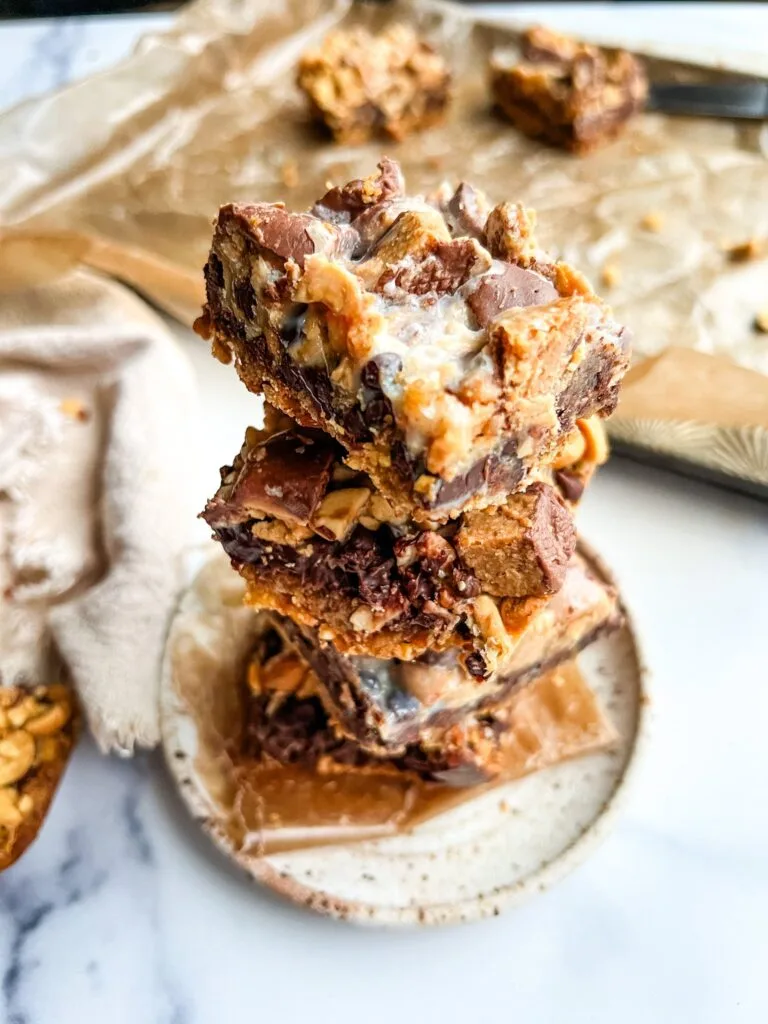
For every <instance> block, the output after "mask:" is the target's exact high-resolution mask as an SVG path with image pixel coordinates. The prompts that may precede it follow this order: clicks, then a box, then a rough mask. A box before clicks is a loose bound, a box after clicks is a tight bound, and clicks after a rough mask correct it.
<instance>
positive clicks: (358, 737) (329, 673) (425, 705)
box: [276, 557, 622, 756]
mask: <svg viewBox="0 0 768 1024" xmlns="http://www.w3.org/2000/svg"><path fill="white" fill-rule="evenodd" d="M518 610H519V617H518V622H517V623H513V622H512V621H511V620H508V624H509V626H510V630H511V631H510V632H509V634H508V639H509V647H510V653H509V654H508V656H507V657H506V659H505V660H504V661H503V662H502V663H500V665H499V668H498V670H497V671H496V672H495V673H494V674H492V675H490V676H487V677H486V678H485V679H478V678H477V677H475V676H473V675H472V674H471V673H469V672H468V671H467V670H466V668H465V667H464V666H463V664H462V662H461V660H460V655H459V652H458V651H457V650H456V649H453V650H449V651H443V652H428V653H427V654H425V655H422V656H421V657H420V658H418V659H416V660H414V661H401V660H400V659H397V658H392V659H382V658H372V657H368V656H345V655H342V654H340V653H339V652H338V651H337V650H336V649H335V648H334V647H333V646H332V645H331V644H324V643H322V642H321V641H320V640H319V638H318V636H317V633H316V632H315V631H313V630H309V629H306V628H303V627H299V626H297V625H296V624H295V623H294V622H292V621H291V620H290V619H288V618H284V617H279V619H278V618H277V617H276V622H279V626H278V627H277V628H279V629H280V630H281V632H282V633H283V634H284V636H285V639H286V641H287V642H289V643H291V644H292V645H293V646H294V647H296V648H297V649H298V650H300V651H301V653H302V655H303V656H304V658H305V659H306V660H307V662H309V664H311V665H312V667H313V669H314V670H315V672H316V674H317V676H318V678H319V680H320V686H321V690H322V694H323V699H324V701H325V703H326V705H327V706H328V707H329V708H330V709H331V713H332V715H333V717H334V719H335V720H336V721H337V723H338V724H339V726H340V728H341V729H342V730H343V731H344V733H345V734H346V735H347V736H349V737H350V738H352V739H353V740H354V741H355V743H356V744H358V745H359V746H362V747H363V748H365V749H367V750H370V751H372V752H374V753H378V754H385V755H388V756H397V755H398V754H401V753H402V752H403V751H404V749H405V747H406V746H407V745H408V744H413V743H418V742H420V741H421V739H422V738H423V737H424V736H425V735H428V734H429V732H430V731H431V730H434V729H445V728H447V727H449V726H451V725H453V724H455V723H457V722H460V721H462V720H463V719H465V718H466V716H467V715H468V714H469V713H471V712H473V711H481V710H489V709H493V708H495V707H496V706H498V705H499V704H501V703H503V702H504V701H505V700H507V699H508V698H509V696H510V694H511V693H512V692H513V690H515V689H516V688H519V687H520V686H521V685H522V684H523V683H526V682H528V681H529V680H531V679H534V678H536V677H537V676H540V675H541V674H542V673H544V672H546V671H548V670H550V669H553V668H555V667H557V666H558V665H560V664H562V663H564V662H566V661H569V660H571V659H573V658H574V657H575V656H576V654H577V653H578V652H579V651H581V650H582V649H583V648H584V647H586V646H587V645H588V644H590V643H592V642H593V641H594V640H595V639H597V638H598V637H599V636H601V635H603V634H605V633H608V632H610V631H612V630H613V629H616V628H617V627H618V626H619V625H620V624H621V621H622V615H621V610H620V608H619V606H618V600H617V596H616V593H615V592H614V590H613V589H612V588H611V587H609V586H607V585H606V584H605V583H603V582H601V581H600V580H599V579H597V578H596V577H595V576H594V575H593V573H592V572H591V571H590V569H589V567H588V565H587V564H586V563H585V562H584V561H583V559H581V558H579V557H576V558H574V559H573V560H572V562H571V564H570V565H569V566H568V570H567V573H566V577H565V582H564V584H563V586H562V588H561V589H560V590H559V591H558V593H557V594H555V595H554V596H553V597H552V598H549V599H548V600H546V601H541V600H534V601H529V602H521V603H520V607H519V609H518Z"/></svg>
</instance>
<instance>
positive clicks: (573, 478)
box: [554, 469, 584, 502]
mask: <svg viewBox="0 0 768 1024" xmlns="http://www.w3.org/2000/svg"><path fill="white" fill-rule="evenodd" d="M554 475H555V483H556V484H557V487H558V489H559V491H560V493H561V494H562V496H563V497H564V498H565V500H566V501H572V502H576V501H579V500H580V499H581V496H582V494H583V493H584V481H583V480H582V479H581V477H580V476H577V475H576V473H571V472H569V471H568V470H567V469H557V470H555V474H554Z"/></svg>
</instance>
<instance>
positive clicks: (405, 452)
mask: <svg viewBox="0 0 768 1024" xmlns="http://www.w3.org/2000/svg"><path fill="white" fill-rule="evenodd" d="M205 277H206V287H207V303H206V306H205V309H204V313H203V316H202V317H201V318H200V319H199V320H198V322H197V324H196V328H197V330H198V332H199V333H200V334H201V335H203V336H204V337H208V338H210V339H211V340H212V343H213V350H214V353H215V354H216V355H217V356H218V357H219V358H221V359H222V360H224V361H228V360H229V359H231V358H232V356H234V358H235V364H236V367H237V371H238V373H239V374H240V377H241V378H242V380H243V381H244V383H245V384H246V386H247V387H248V388H249V389H250V390H252V391H254V392H257V393H263V394H264V395H265V396H266V398H267V400H268V401H269V402H270V403H271V404H272V405H274V406H276V407H277V408H278V409H280V410H281V411H282V412H284V413H286V414H287V415H289V416H291V417H292V418H293V419H294V420H295V421H296V422H298V423H300V424H301V425H302V426H304V427H315V428H319V429H321V430H323V431H326V432H327V433H329V434H331V435H332V436H333V437H334V438H335V439H336V440H338V441H339V442H340V443H341V444H342V445H343V446H344V449H345V450H346V456H345V461H346V462H347V464H348V465H349V466H350V467H352V468H354V469H356V470H360V471H362V472H365V473H367V474H368V476H369V477H370V478H371V480H372V482H373V485H374V487H375V488H376V489H377V490H378V491H379V492H380V493H381V494H383V495H384V496H385V497H386V498H387V500H388V501H389V503H390V505H391V506H392V508H393V509H394V510H395V511H396V512H398V513H402V514H405V515H408V516H409V517H410V518H412V519H413V520H414V521H416V522H423V523H426V524H429V523H434V522H441V521H445V520H446V519H448V518H451V517H453V516H455V515H458V514H459V512H461V511H463V510H468V509H471V508H482V507H485V506H486V505H489V504H491V503H499V502H502V501H504V500H505V497H506V496H507V495H508V494H510V493H514V492H517V491H522V490H525V488H526V487H527V486H528V484H529V482H530V481H531V479H533V478H534V477H535V476H536V474H537V473H538V472H540V470H541V468H542V466H544V467H546V466H548V465H551V464H552V463H553V462H556V461H557V460H558V457H559V455H560V453H561V452H562V449H563V447H564V446H566V445H567V444H568V443H569V442H570V439H571V438H572V437H573V431H574V428H575V426H576V421H577V420H579V419H585V418H587V417H590V416H593V415H595V414H598V415H601V416H606V415H608V414H609V413H610V412H612V410H613V409H614V407H615V405H616V402H617V398H618V389H619V384H620V381H621V378H622V376H623V374H624V372H625V371H626V368H627V364H628V359H629V349H630V342H629V334H628V332H627V331H626V329H625V328H623V327H620V326H619V325H618V324H617V323H615V322H614V320H613V319H612V318H611V315H610V311H609V309H608V308H607V307H606V305H605V304H604V303H603V302H602V301H601V300H600V299H599V298H598V297H597V296H596V295H595V294H594V292H593V291H592V289H591V287H590V285H589V284H588V283H587V282H586V281H585V279H584V278H583V277H582V276H581V275H580V274H578V273H577V272H576V271H575V270H573V269H572V268H571V267H570V266H568V265H567V264H565V263H562V262H557V261H555V260H553V259H552V258H550V257H549V256H548V255H547V254H546V253H544V252H542V251H541V250H540V249H539V248H538V247H537V246H536V242H535V239H534V236H533V215H532V214H531V213H530V212H529V211H527V210H525V209H524V208H523V207H522V206H519V205H515V204H513V203H501V204H500V205H498V206H496V207H494V208H492V209H491V208H490V207H489V204H488V202H487V200H486V199H485V197H484V196H483V195H482V194H481V193H479V192H476V191H475V190H474V189H472V188H471V187H470V186H469V185H467V184H462V185H460V186H459V187H458V189H456V191H455V192H453V193H452V192H451V190H450V189H449V188H445V187H443V188H442V189H440V190H439V191H438V193H437V194H436V195H435V196H433V197H432V198H431V199H430V200H429V201H428V200H426V199H424V198H422V197H418V196H417V197H407V196H406V195H405V190H404V184H403V178H402V175H401V173H400V169H399V167H398V165H397V164H396V163H394V162H392V161H391V160H387V159H383V160H382V161H381V163H380V164H379V173H378V174H375V175H372V176H371V177H369V178H366V179H364V180H356V181H351V182H349V183H348V184H347V185H344V186H341V187H337V188H332V189H330V190H329V191H328V192H327V193H326V194H325V195H324V196H323V197H322V199H321V200H319V202H317V203H316V204H315V205H314V206H313V207H312V209H311V210H310V211H309V212H306V213H292V212H290V211H288V210H287V209H286V208H285V207H284V206H283V205H282V204H280V203H273V204H270V203H255V204H251V205H247V204H246V205H228V206H224V207H222V209H221V210H220V211H219V216H218V218H217V221H216V224H215V230H214V236H213V245H212V249H211V253H210V256H209V259H208V263H207V265H206V268H205Z"/></svg>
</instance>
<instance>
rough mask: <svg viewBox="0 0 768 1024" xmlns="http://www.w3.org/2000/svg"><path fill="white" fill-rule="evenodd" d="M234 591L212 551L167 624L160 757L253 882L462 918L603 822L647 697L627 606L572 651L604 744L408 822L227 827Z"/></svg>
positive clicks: (497, 906) (542, 881)
mask: <svg viewBox="0 0 768 1024" xmlns="http://www.w3.org/2000/svg"><path fill="white" fill-rule="evenodd" d="M587 554H588V556H589V558H590V561H591V562H592V564H593V567H594V568H596V569H597V571H598V572H599V573H600V574H601V575H602V576H603V577H604V578H606V579H610V578H611V577H610V574H609V573H608V572H607V570H606V569H605V567H604V566H602V565H601V563H600V562H599V559H597V558H596V556H594V555H592V554H591V553H590V552H587ZM207 555H208V556H210V550H208V551H207ZM200 564H201V561H200V560H198V567H199V566H200ZM241 596H242V590H241V587H240V582H239V580H238V578H237V576H236V574H235V573H233V572H232V571H231V569H230V568H229V564H228V562H227V561H226V560H225V559H219V558H217V557H214V558H213V559H212V560H209V561H207V562H205V564H204V565H203V567H202V568H201V569H200V571H199V572H197V574H196V575H195V576H194V579H193V582H192V584H191V585H190V587H189V589H188V591H187V592H186V594H185V595H184V597H183V599H182V601H181V604H180V606H179V610H178V613H177V615H176V617H175V620H174V622H173V624H172V626H171V630H170V633H169V639H168V647H167V651H166V658H165V666H164V672H163V683H162V697H161V700H162V728H163V743H164V748H165V752H166V757H167V760H168V764H169V766H170V768H171V771H172V773H173V775H174V777H175V779H176V781H177V783H178V785H179V789H180V791H181V794H182V797H183V799H184V801H185V803H186V804H187V806H188V808H189V810H190V811H191V813H192V814H193V816H194V817H195V818H196V819H197V820H198V821H199V822H200V823H201V825H202V827H203V828H204V829H205V830H206V831H207V832H208V833H209V834H210V835H211V837H212V838H213V839H214V841H215V842H216V843H217V845H218V846H219V847H220V848H221V849H222V850H223V851H224V852H225V853H226V854H227V855H228V856H230V857H231V858H233V859H234V860H235V861H237V863H239V864H240V865H241V866H242V867H243V868H244V869H245V870H246V871H247V872H248V873H249V874H250V875H251V876H252V877H253V878H255V879H257V880H258V881H259V882H261V883H263V884H264V885H267V886H269V887H270V888H272V889H274V890H275V891H276V892H278V893H281V894H282V895H284V896H287V897H288V898H289V899H291V900H294V901H296V902H297V903H301V904H303V905H305V906H306V907H308V908H311V909H313V910H317V911H320V912H321V913H325V914H330V915H333V916H336V917H341V918H344V919H346V920H350V921H356V922H360V923H372V924H387V925H393V924H398V925H408V924H444V923H449V922H456V921H468V920H471V919H473V918H478V917H483V916H487V915H492V914H498V913H499V912H500V911H501V910H503V909H506V908H507V907H511V906H514V905H515V904H517V903H519V902H521V901H522V900H523V899H525V898H527V897H528V896H530V895H532V894H534V893H536V892H541V891H543V890H544V889H546V888H548V887H549V886H550V885H552V884H553V883H554V882H556V881H558V879H560V878H562V877H563V876H564V875H565V874H566V873H567V872H569V871H570V870H572V869H573V868H574V867H575V866H576V865H577V864H579V863H580V862H581V861H582V860H583V859H584V857H585V856H586V855H587V853H588V852H589V851H590V850H591V849H592V848H593V847H594V846H595V844H596V842H597V841H598V840H599V839H600V838H601V837H602V836H603V835H604V834H605V832H606V830H607V828H608V826H609V825H610V822H611V820H612V818H613V816H614V814H615V810H616V806H617V802H618V797H619V794H620V791H621V790H622V789H623V787H624V785H625V783H626V780H627V775H628V770H629V767H630V765H631V764H632V763H634V762H635V761H636V760H637V749H638V741H639V739H640V736H641V733H642V731H643V720H644V708H645V704H646V700H645V693H644V686H645V672H644V669H643V667H642V663H641V656H640V652H639V649H638V644H637V640H636V637H635V633H634V628H633V624H632V620H631V618H630V617H629V616H628V617H627V624H626V625H625V626H624V628H622V629H621V630H620V631H618V632H617V633H614V634H612V635H611V636H608V637H604V638H603V639H601V640H599V641H598V642H597V643H596V644H594V645H593V646H592V647H590V648H589V649H588V650H587V651H585V652H584V653H583V654H582V655H581V656H580V658H579V667H580V669H581V672H582V675H583V676H584V677H585V679H586V680H587V682H588V683H589V685H590V686H591V687H592V688H593V689H594V691H595V692H596V693H597V695H598V697H599V698H600V701H601V703H602V705H603V707H604V708H605V709H606V710H607V712H608V714H609V715H610V718H611V720H612V722H613V724H614V725H615V727H616V729H617V731H618V734H619V742H618V744H617V745H616V746H615V747H614V748H613V749H612V750H610V751H607V752H603V753H598V754H593V755H590V756H587V757H582V758H580V759H578V760H575V761H570V762H566V763H563V764H559V765H556V766H554V767H552V768H548V769H545V770H544V771H540V772H537V773H535V774H533V775H529V776H528V777H526V778H524V779H521V780H518V781H515V782H510V783H507V784H505V785H501V786H497V787H495V788H494V789H492V790H487V791H485V792H483V793H481V794H480V795H478V796H477V797H476V798H475V799H472V800H469V801H467V802H466V803H464V804H462V805H461V806H459V807H456V808H454V809H452V810H449V811H447V812H445V813H444V814H441V815H440V816H439V817H436V818H433V819H432V820H430V821H428V822H425V823H424V824H422V825H419V826H418V827H417V828H416V829H414V830H413V831H412V832H409V833H406V834H401V835H397V836H392V837H388V838H385V839H377V840H375V841H363V842H356V843H349V844H347V845H338V846H322V847H313V848H310V849H304V850H295V851H291V852H288V853H273V854H269V855H266V856H262V855H260V854H259V851H258V848H257V847H256V845H255V844H253V843H252V842H248V841H247V837H246V839H245V840H244V837H243V835H242V833H241V834H240V835H238V834H237V830H236V829H233V827H232V820H231V806H232V783H231V778H230V776H229V769H230V768H231V763H230V762H229V758H228V756H227V753H226V744H225V742H224V734H225V733H226V724H225V723H226V721H227V717H228V716H229V715H231V714H232V710H233V709H232V706H231V702H232V698H231V697H227V694H232V692H233V690H234V687H233V686H232V679H233V678H234V675H233V674H234V673H236V672H237V671H240V670H242V660H243V656H244V651H245V649H246V648H245V646H244V645H247V644H248V637H249V633H250V628H251V626H252V621H253V619H252V616H253V612H252V611H251V610H249V609H246V608H243V607H241V606H240V600H241ZM227 680H228V681H229V683H228V685H227ZM217 723H218V724H217ZM211 751H213V755H212V756H211ZM228 807H229V808H230V811H228V810H227V808H228Z"/></svg>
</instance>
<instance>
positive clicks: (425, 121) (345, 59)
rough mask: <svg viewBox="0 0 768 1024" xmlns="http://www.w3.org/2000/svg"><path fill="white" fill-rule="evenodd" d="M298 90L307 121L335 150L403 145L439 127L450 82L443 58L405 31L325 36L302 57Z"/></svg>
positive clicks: (404, 28)
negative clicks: (390, 142) (378, 138)
mask: <svg viewBox="0 0 768 1024" xmlns="http://www.w3.org/2000/svg"><path fill="white" fill-rule="evenodd" d="M297 82H298V85H299V88H300V89H301V90H302V92H303V93H304V94H305V96H306V97H307V101H308V103H309V107H310V111H311V113H312V115H313V116H314V118H315V119H316V120H318V121H319V122H321V123H322V124H324V125H325V126H326V128H328V129H329V131H330V132H331V133H332V135H333V137H334V139H335V140H336V141H337V142H340V143H344V144H346V145H350V144H354V143H361V142H366V141H367V140H368V139H369V138H371V137H372V136H375V135H386V136H389V137H390V138H393V139H402V138H404V137H405V136H406V135H409V134H411V133H412V132H416V131H421V130H423V129H424V128H428V127H430V125H433V124H436V123H437V122H439V121H441V120H442V119H443V117H444V116H445V111H446V108H447V106H448V103H449V100H450V85H451V76H450V73H449V71H448V67H447V65H446V63H445V61H444V60H443V58H442V57H441V56H440V55H439V54H438V53H436V52H435V51H434V50H433V49H432V47H431V46H430V45H429V44H428V43H426V42H424V40H422V39H420V38H419V36H418V35H417V34H416V32H415V31H414V30H413V29H412V28H411V27H410V26H408V25H399V24H396V25H391V26H390V27H389V28H387V29H385V30H384V31H382V32H380V33H378V34H376V33H372V32H369V31H368V30H367V29H364V28H354V29H349V30H347V31H344V30H339V31H336V32H332V33H331V34H330V35H329V36H327V37H326V39H325V40H324V41H323V43H322V44H321V45H320V46H319V47H317V48H316V49H313V50H310V51H308V52H307V53H305V54H304V55H303V57H302V58H301V60H300V62H299V67H298V73H297Z"/></svg>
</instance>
